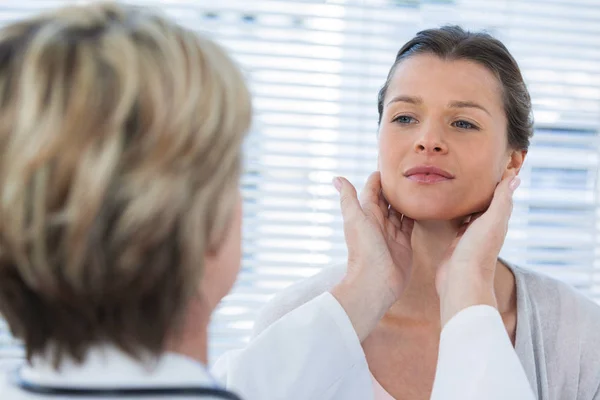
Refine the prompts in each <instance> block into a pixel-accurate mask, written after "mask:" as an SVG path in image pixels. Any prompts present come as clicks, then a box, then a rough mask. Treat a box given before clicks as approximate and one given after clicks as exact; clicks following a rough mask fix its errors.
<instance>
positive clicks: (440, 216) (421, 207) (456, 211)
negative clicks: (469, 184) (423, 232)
mask: <svg viewBox="0 0 600 400" xmlns="http://www.w3.org/2000/svg"><path fill="white" fill-rule="evenodd" d="M394 208H395V209H396V210H397V211H398V212H400V213H402V214H404V215H405V216H407V217H409V218H412V219H414V220H415V221H453V220H456V219H460V218H464V217H466V216H467V215H471V214H473V213H476V212H480V211H482V210H484V209H485V208H486V207H484V206H482V205H481V204H478V203H476V204H465V202H464V201H457V202H452V201H448V200H446V201H439V200H436V201H432V199H411V201H408V202H405V203H402V204H399V205H398V207H394Z"/></svg>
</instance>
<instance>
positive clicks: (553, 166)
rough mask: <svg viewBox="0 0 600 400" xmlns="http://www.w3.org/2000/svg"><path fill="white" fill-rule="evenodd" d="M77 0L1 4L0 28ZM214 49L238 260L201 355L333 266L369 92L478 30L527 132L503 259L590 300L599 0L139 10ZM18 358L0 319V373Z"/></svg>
mask: <svg viewBox="0 0 600 400" xmlns="http://www.w3.org/2000/svg"><path fill="white" fill-rule="evenodd" d="M88 2H89V1H67V0H62V1H61V0H52V1H50V0H21V1H18V0H4V1H0V24H5V23H8V22H10V21H14V20H16V19H19V18H22V17H25V16H28V15H30V14H32V13H37V12H39V11H41V10H43V9H50V8H53V7H58V6H62V5H65V4H77V3H78V4H83V3H88ZM127 3H133V4H138V5H146V6H151V7H155V8H158V9H161V10H162V11H164V12H165V13H167V14H168V15H170V16H171V17H173V18H175V19H176V20H177V21H178V22H179V23H181V24H183V25H185V26H187V27H189V28H192V29H194V30H197V31H198V32H202V33H205V34H207V35H209V36H210V37H212V38H214V39H215V40H216V41H217V42H219V43H221V44H222V45H223V46H225V47H226V48H227V49H228V50H229V51H230V52H231V53H232V54H233V55H234V57H235V59H236V60H237V61H238V62H239V64H240V65H241V66H242V68H243V69H244V71H245V74H246V76H247V78H248V80H249V82H250V85H251V89H252V92H253V95H254V106H255V110H256V116H255V120H254V126H253V129H252V132H251V135H250V137H249V138H248V140H247V143H246V165H245V173H244V175H243V180H242V183H243V193H244V198H245V204H244V205H245V220H244V238H245V241H244V256H243V262H242V270H241V274H240V276H239V279H238V282H237V284H236V286H235V289H234V291H233V293H232V294H231V295H230V296H228V297H227V298H226V299H225V300H224V302H223V303H222V305H221V307H220V308H219V310H218V314H217V316H216V318H215V320H214V322H213V324H212V328H211V338H210V343H211V349H210V358H211V360H213V361H214V360H215V359H216V358H217V357H218V356H219V355H220V354H221V353H222V352H224V351H226V350H229V349H232V348H236V347H240V346H243V345H244V344H245V343H246V342H247V340H248V339H249V336H250V334H251V331H252V325H253V320H254V318H255V317H256V315H257V312H258V311H259V310H260V308H261V306H262V305H264V304H265V303H266V302H267V301H268V300H269V299H270V298H271V297H272V296H273V295H274V294H275V293H276V292H278V291H280V290H282V289H284V288H285V287H287V286H289V285H290V284H293V283H294V282H296V281H298V280H300V279H303V278H306V277H309V276H311V275H314V274H316V273H317V272H319V271H320V270H321V269H322V268H327V267H329V266H332V265H336V264H342V263H344V261H345V255H346V250H345V245H344V240H343V233H342V229H341V216H340V213H339V210H338V199H337V193H336V192H335V190H334V188H333V187H332V185H331V179H332V178H333V177H334V176H336V175H343V176H346V177H348V178H349V179H350V180H351V181H352V182H353V183H355V184H356V185H357V186H358V187H362V184H363V183H364V181H365V179H366V177H367V176H368V174H369V173H370V172H371V171H373V170H374V169H375V168H376V156H377V153H376V149H377V148H376V144H377V135H376V134H377V107H376V98H377V91H378V90H379V88H380V87H381V85H383V83H384V80H385V77H386V75H387V72H388V70H389V68H390V66H391V65H392V63H393V61H394V58H395V55H396V52H397V51H398V49H399V48H400V47H401V46H402V45H403V44H404V42H406V41H407V40H408V39H410V38H411V37H412V36H413V35H414V34H415V33H417V32H418V31H419V30H421V29H424V28H430V27H438V26H440V25H444V24H459V25H462V26H463V27H465V28H469V29H474V30H486V31H488V32H490V33H491V34H493V35H495V36H496V37H498V38H499V39H500V40H502V41H503V42H504V43H505V44H506V45H507V47H508V48H509V49H510V50H511V52H512V53H513V55H514V56H515V58H516V59H517V61H518V62H519V64H520V66H521V69H522V71H523V73H524V75H525V78H526V81H527V83H528V85H529V90H530V92H531V95H532V98H533V103H534V110H535V120H536V129H535V137H534V140H533V144H532V146H531V149H530V153H529V156H528V158H527V161H526V163H525V167H524V169H523V171H522V174H521V176H522V178H523V184H522V186H521V188H520V189H519V190H518V191H517V193H516V204H515V210H514V213H513V217H512V221H511V225H510V231H509V234H508V238H507V240H506V245H505V248H504V250H503V253H502V255H503V256H504V257H505V258H506V259H507V260H508V261H511V262H513V263H516V264H518V265H520V266H522V267H526V268H530V269H533V270H536V271H540V272H543V273H546V274H548V275H551V276H554V277H556V278H559V279H562V280H564V281H566V282H568V283H569V284H571V285H573V286H575V287H576V288H578V289H579V290H581V291H583V292H584V293H586V294H587V295H588V296H590V297H592V298H594V299H595V300H596V301H600V239H599V235H598V234H599V232H600V231H599V227H600V224H599V223H600V202H599V188H598V163H599V154H600V153H599V150H600V149H599V147H598V133H599V131H600V1H599V0H568V1H567V0H485V1H483V0H335V1H334V0H329V1H326V0H295V1H292V0H289V1H286V0H268V1H267V0H265V1H263V0H252V1H248V0H188V1H181V0H179V1H176V0H173V1H171V0H162V1H160V0H137V1H127ZM21 356H22V349H21V347H20V345H19V343H18V342H17V341H15V340H14V339H13V338H11V336H10V335H9V333H8V329H7V327H6V326H4V325H3V323H2V321H1V319H0V364H1V361H5V362H7V361H11V360H15V359H18V358H20V357H21Z"/></svg>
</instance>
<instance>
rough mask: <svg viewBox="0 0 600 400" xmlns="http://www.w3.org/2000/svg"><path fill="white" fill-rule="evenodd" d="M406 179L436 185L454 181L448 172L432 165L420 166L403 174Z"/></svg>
mask: <svg viewBox="0 0 600 400" xmlns="http://www.w3.org/2000/svg"><path fill="white" fill-rule="evenodd" d="M404 176H405V177H407V178H408V179H410V180H412V181H415V182H419V183H438V182H446V181H449V180H452V179H454V175H452V174H451V173H450V172H448V171H446V170H443V169H441V168H438V167H435V166H433V165H420V166H417V167H414V168H410V169H408V170H406V171H405V172H404Z"/></svg>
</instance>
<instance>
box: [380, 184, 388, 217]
mask: <svg viewBox="0 0 600 400" xmlns="http://www.w3.org/2000/svg"><path fill="white" fill-rule="evenodd" d="M379 209H380V210H381V213H382V214H383V215H386V214H387V213H388V212H389V209H390V203H389V202H388V201H387V199H386V198H385V195H384V194H383V189H382V190H381V191H380V192H379Z"/></svg>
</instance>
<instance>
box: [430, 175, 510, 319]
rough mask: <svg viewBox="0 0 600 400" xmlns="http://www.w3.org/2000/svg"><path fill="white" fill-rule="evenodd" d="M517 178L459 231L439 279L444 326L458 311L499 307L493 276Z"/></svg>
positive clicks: (502, 184)
mask: <svg viewBox="0 0 600 400" xmlns="http://www.w3.org/2000/svg"><path fill="white" fill-rule="evenodd" d="M519 184H520V180H519V178H518V177H517V176H515V175H511V176H508V177H506V178H504V179H503V180H502V181H501V182H500V183H499V184H498V186H497V187H496V190H495V192H494V197H493V199H492V202H491V204H490V206H489V207H488V209H487V210H486V211H485V212H483V213H479V214H477V215H473V216H472V217H471V218H470V220H469V221H468V222H466V223H465V224H464V225H463V226H462V227H461V228H460V229H459V231H458V234H457V236H456V239H455V240H454V241H453V242H452V244H451V245H450V247H449V248H448V251H447V253H446V257H445V258H444V262H443V263H442V265H441V266H440V268H439V269H438V272H437V276H436V288H437V292H438V295H439V297H440V302H441V303H440V309H441V320H442V326H444V325H445V324H446V322H448V321H449V320H450V319H451V318H452V317H453V316H454V315H456V314H457V313H458V312H459V311H461V310H463V309H465V308H467V307H470V306H473V305H478V304H486V305H490V306H492V307H496V308H497V304H496V296H495V292H494V277H495V273H496V265H497V262H498V255H499V253H500V250H501V249H502V245H503V244H504V239H505V238H506V233H507V231H508V221H509V219H510V216H511V213H512V208H513V193H514V191H515V190H516V189H517V187H518V186H519Z"/></svg>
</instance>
